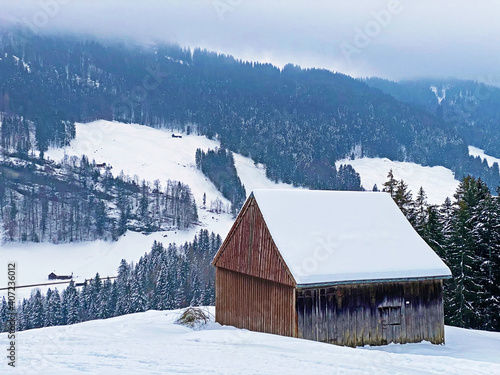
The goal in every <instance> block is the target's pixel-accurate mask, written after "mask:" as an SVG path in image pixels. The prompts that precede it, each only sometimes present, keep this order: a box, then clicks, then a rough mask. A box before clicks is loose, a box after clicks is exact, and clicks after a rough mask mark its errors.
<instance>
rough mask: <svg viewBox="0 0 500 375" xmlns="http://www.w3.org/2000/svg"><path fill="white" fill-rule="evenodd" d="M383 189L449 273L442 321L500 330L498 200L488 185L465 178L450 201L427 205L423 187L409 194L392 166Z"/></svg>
mask: <svg viewBox="0 0 500 375" xmlns="http://www.w3.org/2000/svg"><path fill="white" fill-rule="evenodd" d="M383 191H385V192H388V193H389V194H391V196H392V198H393V199H394V201H395V202H396V204H397V205H398V207H399V208H400V209H401V211H402V212H403V214H404V215H405V216H406V218H407V219H408V221H409V222H410V223H411V224H412V225H413V227H414V228H415V230H416V231H417V232H418V233H419V234H420V236H421V237H422V238H423V239H424V240H425V241H426V242H427V243H428V244H429V245H430V246H431V247H432V248H433V249H434V251H435V252H436V253H437V254H438V255H439V256H440V257H441V258H442V259H443V260H444V261H445V263H446V264H447V265H448V267H449V268H450V270H451V272H452V275H453V276H452V278H451V279H450V280H447V281H445V322H446V324H450V325H453V326H458V327H466V328H474V329H482V330H494V331H500V200H499V199H498V198H497V197H496V196H493V195H492V194H491V191H490V189H489V188H488V186H487V185H486V183H484V182H483V181H482V180H481V179H480V178H478V179H475V178H474V177H471V176H467V177H464V178H463V179H462V180H461V181H460V184H459V186H458V188H457V190H456V192H455V194H454V200H453V201H452V200H451V199H450V198H447V199H446V200H445V201H444V203H443V204H442V205H440V206H437V205H431V204H428V203H427V197H426V194H425V191H424V189H423V188H420V189H419V191H418V192H417V194H416V196H415V198H413V195H412V192H411V191H410V190H409V189H408V185H407V184H406V183H405V182H404V181H403V180H399V181H398V180H396V179H395V178H394V175H393V173H392V170H391V171H390V172H389V174H388V181H386V182H385V183H384V187H383ZM498 192H500V187H498V188H497V193H498Z"/></svg>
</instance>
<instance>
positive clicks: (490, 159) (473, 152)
mask: <svg viewBox="0 0 500 375" xmlns="http://www.w3.org/2000/svg"><path fill="white" fill-rule="evenodd" d="M469 155H471V156H474V157H477V156H479V157H480V158H481V160H486V162H487V163H488V166H489V167H492V166H493V164H494V163H497V164H498V165H500V159H499V158H496V157H494V156H491V155H487V154H485V153H484V150H482V149H480V148H477V147H474V146H469Z"/></svg>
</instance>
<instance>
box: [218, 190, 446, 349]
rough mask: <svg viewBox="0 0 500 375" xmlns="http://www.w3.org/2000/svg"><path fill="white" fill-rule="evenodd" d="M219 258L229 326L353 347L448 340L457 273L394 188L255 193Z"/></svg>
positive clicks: (221, 307)
mask: <svg viewBox="0 0 500 375" xmlns="http://www.w3.org/2000/svg"><path fill="white" fill-rule="evenodd" d="M212 264H213V265H214V266H215V267H216V310H215V311H216V321H217V322H219V323H221V324H226V325H233V326H236V327H239V328H246V329H249V330H253V331H259V332H267V333H274V334H279V335H285V336H292V337H299V338H305V339H310V340H316V341H322V342H329V343H333V344H338V345H346V346H362V345H367V344H368V345H382V344H388V343H390V342H394V343H409V342H420V341H422V340H427V341H430V342H432V343H434V344H441V343H443V342H444V312H443V279H446V278H449V277H450V276H451V273H450V270H449V269H448V267H447V266H446V265H445V264H444V263H443V261H442V260H441V259H440V258H439V257H438V256H437V255H436V254H435V252H434V251H433V250H432V249H431V248H430V247H429V246H428V245H427V244H426V243H425V241H424V240H422V238H420V236H419V235H418V234H417V233H416V232H415V231H414V230H413V228H412V226H411V225H410V223H409V222H408V221H407V220H406V218H405V217H404V216H403V214H402V213H401V212H400V210H399V208H398V207H397V206H396V204H395V203H394V202H393V201H392V199H391V197H390V195H389V194H386V193H373V192H338V191H307V190H256V191H254V192H253V193H252V194H251V196H250V197H249V198H248V199H247V201H246V203H245V205H244V206H243V208H242V209H241V211H240V214H239V215H238V217H237V218H236V221H235V223H234V225H233V227H232V228H231V230H230V232H229V234H228V236H227V238H226V240H225V241H224V243H223V244H222V246H221V248H220V249H219V251H218V253H217V254H216V256H215V258H214V260H213V263H212Z"/></svg>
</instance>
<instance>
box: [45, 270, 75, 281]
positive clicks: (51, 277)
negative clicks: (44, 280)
mask: <svg viewBox="0 0 500 375" xmlns="http://www.w3.org/2000/svg"><path fill="white" fill-rule="evenodd" d="M72 278H73V273H72V274H71V275H56V274H55V273H54V272H51V273H49V280H71V279H72Z"/></svg>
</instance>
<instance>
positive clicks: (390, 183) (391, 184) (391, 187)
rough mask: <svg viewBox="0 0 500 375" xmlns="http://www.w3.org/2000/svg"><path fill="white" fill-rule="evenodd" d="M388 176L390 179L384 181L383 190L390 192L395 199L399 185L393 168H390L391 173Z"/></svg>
mask: <svg viewBox="0 0 500 375" xmlns="http://www.w3.org/2000/svg"><path fill="white" fill-rule="evenodd" d="M387 178H388V179H389V180H387V181H386V182H384V184H383V185H384V187H383V188H382V191H384V192H386V193H389V194H390V195H391V197H392V198H393V199H394V197H395V196H396V189H397V185H398V180H396V179H395V178H394V174H393V173H392V169H391V170H389V173H388V174H387Z"/></svg>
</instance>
